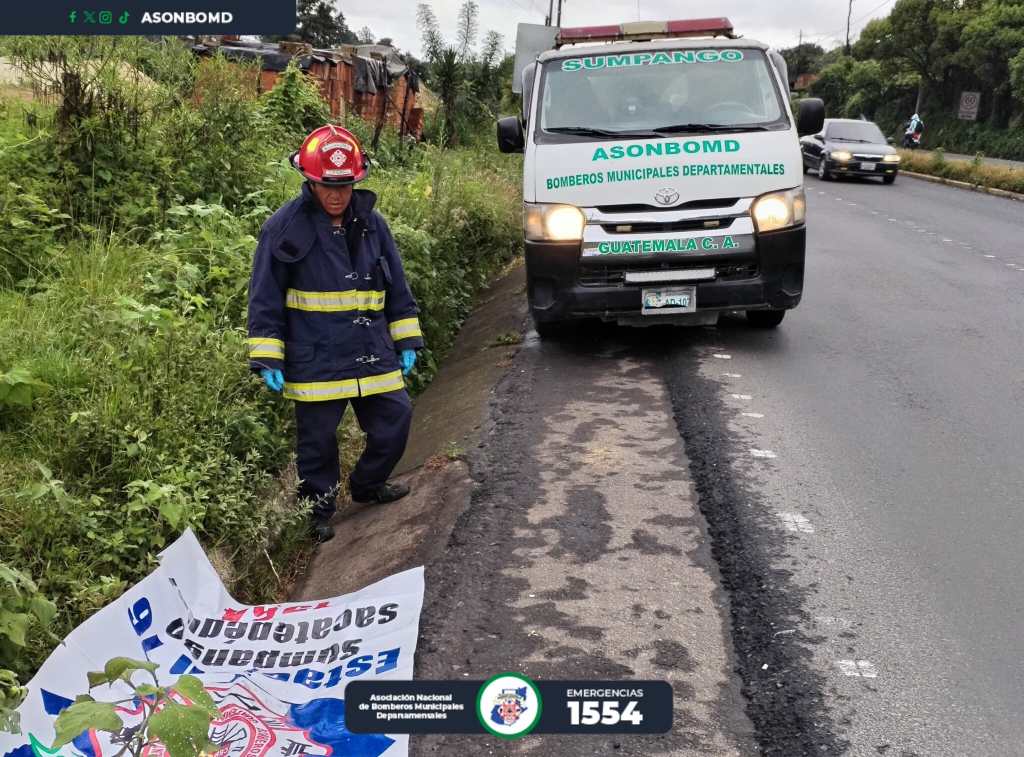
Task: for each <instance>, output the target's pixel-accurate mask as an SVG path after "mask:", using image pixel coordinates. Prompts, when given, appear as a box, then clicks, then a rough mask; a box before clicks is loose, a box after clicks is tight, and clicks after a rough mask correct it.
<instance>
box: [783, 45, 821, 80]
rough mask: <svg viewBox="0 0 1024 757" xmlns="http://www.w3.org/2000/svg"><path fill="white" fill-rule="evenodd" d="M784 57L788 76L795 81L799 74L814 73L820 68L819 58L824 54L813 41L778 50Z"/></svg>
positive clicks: (819, 46)
mask: <svg viewBox="0 0 1024 757" xmlns="http://www.w3.org/2000/svg"><path fill="white" fill-rule="evenodd" d="M779 52H780V53H781V54H782V57H783V58H785V59H786V67H787V68H788V69H789V78H790V79H791V80H793V81H796V77H798V76H799V75H800V74H816V73H818V71H820V70H821V59H822V56H824V55H825V50H824V48H822V47H821V45H816V44H814V43H813V42H804V43H803V44H800V45H794V46H793V47H787V48H786V49H784V50H780V51H779Z"/></svg>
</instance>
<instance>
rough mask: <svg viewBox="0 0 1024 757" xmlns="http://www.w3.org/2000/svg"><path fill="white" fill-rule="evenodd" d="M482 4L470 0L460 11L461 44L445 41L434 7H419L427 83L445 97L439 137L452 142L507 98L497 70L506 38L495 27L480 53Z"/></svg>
mask: <svg viewBox="0 0 1024 757" xmlns="http://www.w3.org/2000/svg"><path fill="white" fill-rule="evenodd" d="M479 13H480V10H479V6H478V5H477V4H476V2H474V0H466V1H465V2H464V3H463V4H462V6H461V8H460V9H459V23H458V27H457V29H456V40H457V42H456V44H454V45H449V44H447V43H446V42H445V39H444V36H443V35H442V34H441V30H440V27H439V25H438V23H437V16H435V15H434V11H433V8H431V7H430V6H429V5H427V4H426V3H421V4H420V5H419V6H417V9H416V20H417V24H418V25H419V29H420V35H421V39H422V41H423V52H424V55H425V57H426V60H427V66H426V74H427V75H426V79H427V83H428V84H429V85H430V86H431V87H432V88H433V89H434V91H436V92H437V94H438V96H439V97H440V99H441V112H440V119H439V124H438V130H439V132H440V141H441V142H442V143H443V144H453V143H455V142H457V141H459V140H460V139H461V135H463V134H464V133H466V132H467V131H468V127H469V126H476V125H479V123H481V122H483V121H484V120H488V119H490V118H492V117H493V116H494V115H495V114H496V112H497V110H498V108H499V107H500V105H501V101H502V93H503V91H502V88H501V86H500V83H499V81H498V73H497V72H498V69H499V66H500V65H501V64H502V63H503V58H504V56H503V50H502V44H503V43H502V36H501V35H500V34H498V32H496V31H490V32H488V33H487V35H486V36H485V38H484V42H483V46H482V48H481V51H480V54H479V55H477V54H476V53H475V51H474V47H475V44H476V37H477V31H478V20H477V19H478V16H479Z"/></svg>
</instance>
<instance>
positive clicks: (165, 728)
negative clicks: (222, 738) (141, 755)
mask: <svg viewBox="0 0 1024 757" xmlns="http://www.w3.org/2000/svg"><path fill="white" fill-rule="evenodd" d="M211 720H212V718H211V717H210V715H209V713H207V712H204V711H203V710H202V708H199V707H186V706H185V705H181V704H178V703H177V702H168V703H167V704H166V705H165V706H164V708H163V709H162V710H160V711H159V712H157V713H155V714H154V715H153V716H152V717H151V718H150V719H149V734H150V735H151V736H156V738H158V739H159V740H160V741H161V743H162V744H163V745H164V746H165V747H167V751H168V753H169V754H170V757H195V756H196V755H197V754H200V753H201V752H203V751H204V750H206V749H208V748H209V747H210V739H209V738H208V735H209V732H210V721H211Z"/></svg>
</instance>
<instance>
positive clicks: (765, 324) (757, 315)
mask: <svg viewBox="0 0 1024 757" xmlns="http://www.w3.org/2000/svg"><path fill="white" fill-rule="evenodd" d="M785 317H786V311H785V310H748V311H747V323H748V324H750V325H751V326H753V327H754V328H755V329H774V328H775V327H776V326H778V325H779V324H780V323H782V319H783V318H785Z"/></svg>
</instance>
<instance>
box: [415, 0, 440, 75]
mask: <svg viewBox="0 0 1024 757" xmlns="http://www.w3.org/2000/svg"><path fill="white" fill-rule="evenodd" d="M416 24H417V26H419V28H420V36H421V38H422V40H423V54H424V55H425V56H426V57H427V61H428V62H432V61H434V60H436V59H437V57H438V56H439V55H440V54H441V51H442V50H443V49H444V37H442V36H441V28H440V26H439V24H438V23H437V16H435V15H434V9H433V8H431V7H430V6H429V5H427V4H426V3H420V4H419V5H418V6H416Z"/></svg>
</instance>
